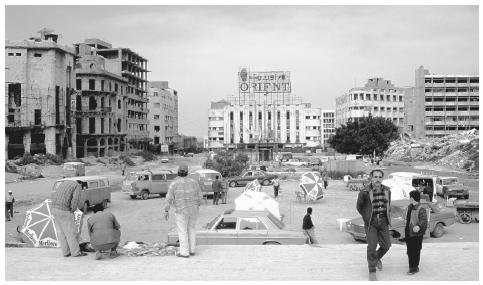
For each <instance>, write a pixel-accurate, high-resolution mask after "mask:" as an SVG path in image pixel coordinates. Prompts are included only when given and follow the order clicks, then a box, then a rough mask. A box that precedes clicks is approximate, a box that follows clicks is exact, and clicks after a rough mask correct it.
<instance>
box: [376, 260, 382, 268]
mask: <svg viewBox="0 0 483 285" xmlns="http://www.w3.org/2000/svg"><path fill="white" fill-rule="evenodd" d="M376 267H377V269H379V270H382V261H381V260H380V259H378V260H377V263H376Z"/></svg>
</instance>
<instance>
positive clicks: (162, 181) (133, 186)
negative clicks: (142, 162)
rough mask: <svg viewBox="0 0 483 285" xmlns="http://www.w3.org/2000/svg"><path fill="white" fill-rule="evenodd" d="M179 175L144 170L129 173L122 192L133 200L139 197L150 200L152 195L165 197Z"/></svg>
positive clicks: (165, 171)
mask: <svg viewBox="0 0 483 285" xmlns="http://www.w3.org/2000/svg"><path fill="white" fill-rule="evenodd" d="M177 176H178V175H177V174H176V173H174V172H173V171H171V170H165V169H163V170H142V171H134V172H129V173H128V174H127V175H126V178H124V181H123V182H122V190H121V192H122V193H124V194H127V195H129V197H131V199H136V198H137V197H138V196H140V197H141V199H143V200H147V199H149V195H151V194H159V195H160V196H164V195H166V194H167V193H168V188H169V184H171V182H172V181H173V180H174V179H175V178H176V177H177Z"/></svg>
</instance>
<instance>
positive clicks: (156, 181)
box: [149, 173, 166, 194]
mask: <svg viewBox="0 0 483 285" xmlns="http://www.w3.org/2000/svg"><path fill="white" fill-rule="evenodd" d="M163 182H166V175H164V174H163V173H156V174H152V175H151V188H150V189H149V192H150V193H151V194H160V193H162V192H163V190H162V188H163Z"/></svg>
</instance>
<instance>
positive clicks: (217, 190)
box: [212, 175, 221, 205]
mask: <svg viewBox="0 0 483 285" xmlns="http://www.w3.org/2000/svg"><path fill="white" fill-rule="evenodd" d="M212 187H213V205H215V204H216V205H218V202H219V201H220V194H221V182H220V179H219V177H218V175H217V176H216V177H215V181H213V184H212Z"/></svg>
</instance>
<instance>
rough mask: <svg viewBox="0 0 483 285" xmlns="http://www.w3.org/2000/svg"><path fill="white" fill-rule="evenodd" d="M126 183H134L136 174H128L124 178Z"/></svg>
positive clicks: (136, 177)
mask: <svg viewBox="0 0 483 285" xmlns="http://www.w3.org/2000/svg"><path fill="white" fill-rule="evenodd" d="M125 180H126V181H136V180H138V175H137V174H136V173H129V174H128V175H127V176H126V178H125Z"/></svg>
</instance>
